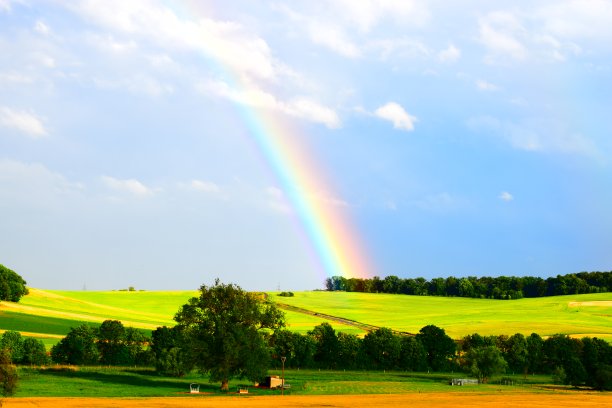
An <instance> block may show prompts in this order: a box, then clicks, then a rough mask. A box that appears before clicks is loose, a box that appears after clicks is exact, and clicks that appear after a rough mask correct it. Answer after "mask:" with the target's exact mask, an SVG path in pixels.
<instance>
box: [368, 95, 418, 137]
mask: <svg viewBox="0 0 612 408" xmlns="http://www.w3.org/2000/svg"><path fill="white" fill-rule="evenodd" d="M374 115H375V116H377V117H379V118H381V119H384V120H388V121H389V122H391V123H393V127H394V128H395V129H400V130H406V131H412V130H414V123H415V122H416V121H417V118H416V117H415V116H412V115H410V114H408V112H406V111H405V110H404V108H403V107H402V106H401V105H400V104H398V103H396V102H388V103H386V104H385V105H383V106H381V107H379V108H378V109H376V110H375V111H374Z"/></svg>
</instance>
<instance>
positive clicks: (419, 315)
mask: <svg viewBox="0 0 612 408" xmlns="http://www.w3.org/2000/svg"><path fill="white" fill-rule="evenodd" d="M271 298H272V299H273V300H276V301H278V302H281V303H286V304H290V305H293V306H298V307H301V308H304V309H309V310H313V311H316V312H319V313H325V314H330V315H334V316H341V317H344V318H348V319H352V320H356V321H358V322H363V323H368V324H372V325H375V326H384V327H389V328H392V329H394V330H399V331H406V332H410V333H417V332H418V331H419V330H420V328H422V327H423V326H425V325H428V324H435V325H436V326H439V327H442V328H444V329H445V330H446V332H447V333H448V334H449V335H450V336H451V337H453V338H460V337H463V336H465V335H467V334H471V333H479V334H482V335H491V334H497V335H499V334H509V335H510V334H514V333H523V334H526V335H528V334H531V333H538V334H540V335H541V336H549V335H552V334H556V333H561V334H568V335H572V336H577V337H583V336H591V337H599V338H603V339H606V340H608V341H612V319H611V317H612V293H597V294H588V295H568V296H554V297H543V298H530V299H518V300H492V299H470V298H448V297H434V296H406V295H388V294H371V293H347V292H322V291H313V292H297V293H296V294H295V296H294V297H280V296H277V295H273V296H271Z"/></svg>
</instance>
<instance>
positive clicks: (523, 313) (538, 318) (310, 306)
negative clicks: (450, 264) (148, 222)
mask: <svg viewBox="0 0 612 408" xmlns="http://www.w3.org/2000/svg"><path fill="white" fill-rule="evenodd" d="M195 295H197V292H196V291H133V292H128V291H105V292H94V291H52V290H40V289H34V288H32V289H30V294H29V295H27V296H24V297H23V298H22V299H21V301H20V302H19V303H11V302H2V303H0V331H4V330H17V331H20V332H22V334H23V335H24V336H32V337H37V338H40V339H42V340H43V342H44V343H45V344H46V345H47V347H50V346H51V345H53V344H55V343H57V342H58V341H59V340H60V339H61V338H62V337H63V336H64V335H66V333H68V331H69V330H70V328H71V327H75V326H77V325H79V324H81V322H86V323H89V324H94V325H96V324H99V323H101V322H102V321H104V320H106V319H117V320H121V321H122V322H123V323H124V325H126V326H132V327H136V328H139V329H142V330H143V331H147V332H150V331H151V330H154V329H155V328H156V327H159V326H163V325H173V324H174V322H173V320H172V318H173V316H174V314H175V313H176V312H177V311H178V309H179V308H180V306H181V305H183V304H185V303H186V302H187V300H188V299H189V298H191V297H193V296H195ZM270 298H271V299H272V300H274V301H276V302H279V303H284V304H290V305H293V306H297V307H300V308H303V309H307V310H310V311H312V312H313V314H304V313H297V312H293V311H286V320H287V325H288V328H289V330H292V331H295V332H299V333H306V332H307V331H309V330H312V328H313V327H314V326H316V325H318V324H320V323H322V322H325V321H327V320H325V319H324V318H322V317H321V316H316V315H315V313H324V314H329V315H333V316H337V317H342V318H346V319H351V320H355V321H358V322H362V323H367V324H371V325H375V326H384V327H390V328H392V329H394V330H398V331H406V332H410V333H416V332H418V331H419V329H420V328H421V327H423V326H425V325H428V324H435V325H436V326H439V327H442V328H444V329H445V330H446V332H447V333H448V334H449V335H450V336H451V337H453V338H460V337H462V336H465V335H467V334H471V333H475V332H477V333H480V334H482V335H488V334H496V335H499V334H514V333H517V332H519V333H523V334H526V335H528V334H530V333H532V332H535V333H538V334H540V335H541V336H548V335H552V334H555V333H562V334H569V335H572V336H577V337H582V336H591V337H599V338H603V339H606V340H608V341H612V324H611V323H610V321H611V319H610V317H611V316H612V294H610V293H601V294H588V295H568V296H556V297H545V298H531V299H518V300H491V299H469V298H447V297H430V296H406V295H389V294H371V293H354V292H353V293H347V292H324V291H304V292H295V296H294V297H281V296H278V293H270ZM330 323H331V324H332V325H333V326H334V327H335V328H336V330H338V331H343V332H348V333H353V334H360V335H363V334H365V332H364V331H363V329H359V328H357V327H353V326H350V325H345V324H340V323H338V322H335V321H332V322H330Z"/></svg>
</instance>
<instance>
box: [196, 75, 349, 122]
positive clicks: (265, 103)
mask: <svg viewBox="0 0 612 408" xmlns="http://www.w3.org/2000/svg"><path fill="white" fill-rule="evenodd" d="M197 88H198V89H199V90H200V92H203V93H208V92H212V93H214V94H216V95H218V96H221V97H223V98H227V99H230V100H232V101H234V102H238V103H241V104H244V105H249V106H253V107H256V108H262V109H272V110H276V111H279V112H282V113H284V114H286V115H290V116H293V117H296V118H300V119H305V120H308V121H311V122H314V123H321V124H324V125H325V126H327V127H328V128H331V129H334V128H338V127H340V126H341V125H342V122H341V120H340V118H339V116H338V114H337V113H336V112H335V111H334V110H333V109H331V108H329V107H326V106H323V105H321V104H319V103H318V102H316V101H314V100H312V99H309V98H306V97H297V98H295V99H293V100H290V101H281V100H278V99H277V98H276V96H274V95H273V94H271V93H268V92H266V91H264V90H262V89H259V88H257V87H256V86H254V85H251V86H250V87H249V88H245V89H241V90H239V89H236V88H232V87H230V85H228V84H227V83H225V82H222V81H203V82H200V83H199V84H198V85H197Z"/></svg>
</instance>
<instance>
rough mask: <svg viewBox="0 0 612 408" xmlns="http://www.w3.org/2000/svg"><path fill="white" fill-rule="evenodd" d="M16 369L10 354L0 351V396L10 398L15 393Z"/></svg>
mask: <svg viewBox="0 0 612 408" xmlns="http://www.w3.org/2000/svg"><path fill="white" fill-rule="evenodd" d="M18 380H19V377H18V376H17V369H16V368H15V366H14V365H13V362H12V361H11V355H10V353H9V352H8V351H7V350H5V349H1V350H0V394H1V395H2V396H4V397H10V396H11V395H14V394H15V391H17V382H18Z"/></svg>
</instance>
